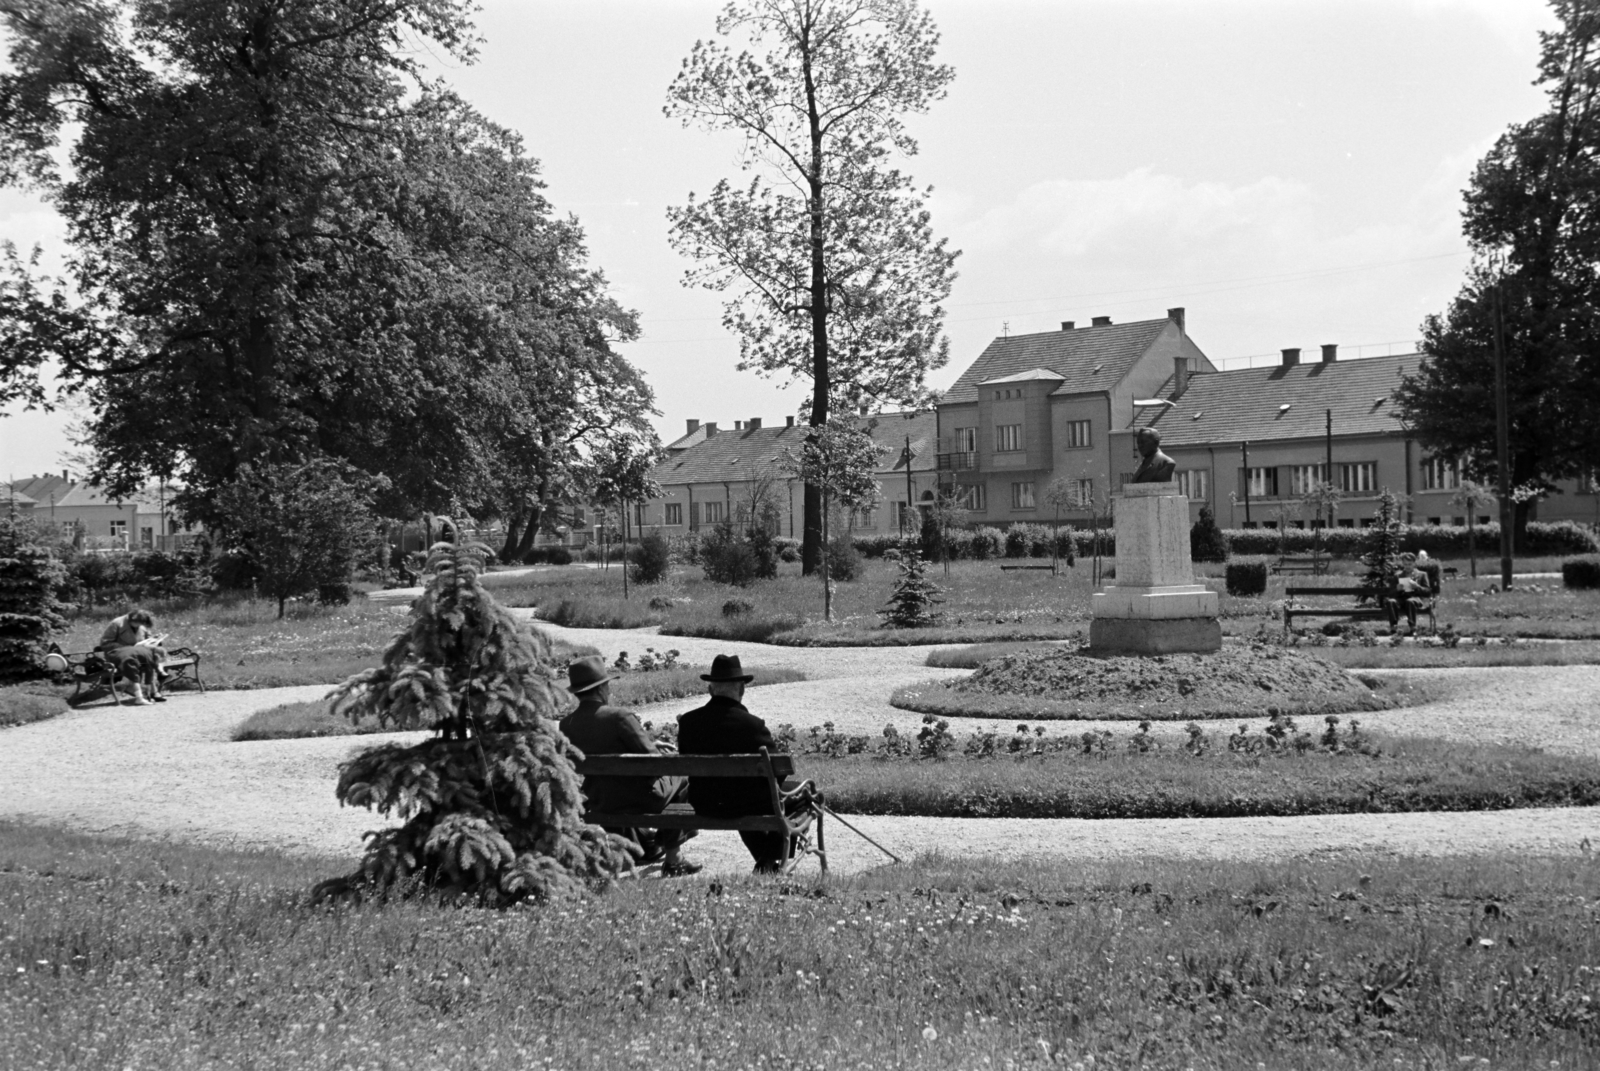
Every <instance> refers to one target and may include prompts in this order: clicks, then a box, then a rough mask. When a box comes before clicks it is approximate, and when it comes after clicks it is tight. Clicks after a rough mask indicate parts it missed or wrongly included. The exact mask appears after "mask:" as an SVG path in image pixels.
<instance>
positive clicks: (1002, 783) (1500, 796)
mask: <svg viewBox="0 0 1600 1071" xmlns="http://www.w3.org/2000/svg"><path fill="white" fill-rule="evenodd" d="M1231 728H1232V727H1231V726H1229V727H1225V728H1224V729H1223V730H1222V731H1221V732H1216V731H1212V732H1211V733H1209V734H1208V735H1209V743H1210V748H1209V749H1208V750H1206V751H1205V752H1204V753H1202V754H1200V755H1193V754H1190V753H1189V752H1187V751H1185V750H1183V748H1182V747H1181V746H1179V745H1178V744H1177V743H1175V742H1174V741H1171V740H1170V739H1169V740H1167V741H1165V742H1164V746H1161V747H1160V748H1158V749H1154V750H1149V751H1138V750H1133V751H1130V750H1128V747H1129V744H1130V742H1131V741H1132V740H1135V739H1137V736H1135V735H1133V734H1125V735H1119V736H1115V737H1112V738H1102V739H1091V740H1089V741H1085V742H1084V746H1089V747H1092V748H1094V749H1095V750H1094V751H1093V753H1092V754H1084V753H1083V751H1082V749H1081V747H1078V746H1072V745H1074V744H1075V743H1076V741H1072V740H1070V739H1069V741H1068V744H1069V746H1068V747H1066V748H1064V749H1060V748H1057V749H1051V750H1045V751H1043V753H1038V754H1030V753H1028V752H1027V751H1026V750H1024V751H1021V752H1020V753H1019V754H1017V755H1015V756H1013V755H1010V754H1006V753H1005V745H1006V744H1007V743H1008V742H1009V740H1008V738H1007V737H1006V736H1004V735H1003V734H998V733H997V734H995V740H996V742H997V743H998V744H999V745H1000V754H998V755H994V756H992V757H981V758H980V757H973V756H969V755H966V754H962V753H959V752H958V753H956V754H952V755H949V756H946V757H944V758H940V759H925V758H915V757H910V756H896V757H893V758H888V757H885V756H884V755H882V754H873V753H871V752H870V751H867V752H862V753H859V754H855V755H848V754H843V755H819V754H808V755H802V756H800V757H799V758H798V766H799V768H800V772H801V775H802V776H805V777H809V778H812V779H813V780H815V781H816V782H817V784H819V785H821V786H822V787H823V790H824V791H825V792H826V793H827V798H828V805H829V806H830V807H832V808H834V809H835V810H838V811H841V812H844V813H846V814H873V815H917V816H923V817H929V818H1238V817H1244V816H1256V817H1261V816H1293V815H1323V814H1366V813H1389V812H1396V811H1488V810H1504V809H1508V808H1513V807H1588V806H1594V805H1595V804H1600V761H1597V760H1595V759H1591V758H1585V757H1580V756H1569V755H1554V754H1551V753H1549V752H1545V751H1540V750H1537V749H1534V748H1524V747H1511V746H1505V745H1491V744H1466V743H1460V742H1456V741H1450V740H1437V739H1428V738H1418V737H1397V736H1390V735H1388V734H1380V733H1363V734H1361V735H1362V737H1363V738H1364V739H1365V740H1366V741H1367V742H1368V743H1369V744H1370V745H1371V746H1372V747H1374V748H1375V749H1376V750H1377V754H1375V755H1374V754H1366V753H1361V752H1349V751H1340V752H1338V753H1334V752H1330V751H1324V750H1321V749H1318V748H1311V749H1309V750H1306V751H1304V752H1300V751H1296V750H1294V749H1292V748H1289V749H1284V750H1280V751H1274V752H1269V753H1260V752H1258V753H1248V754H1247V753H1237V752H1233V751H1230V750H1228V749H1227V744H1226V738H1227V735H1228V729H1231ZM1011 735H1012V736H1013V737H1016V738H1018V743H1019V745H1021V746H1022V747H1028V746H1031V745H1037V744H1038V743H1039V742H1040V738H1038V737H1034V738H1032V739H1031V740H1030V738H1029V737H1028V736H1026V735H1024V734H1011ZM1074 735H1075V734H1068V736H1069V738H1070V737H1072V736H1074ZM1085 735H1087V736H1089V737H1091V738H1093V737H1095V736H1097V734H1085ZM1257 739H1258V740H1259V739H1260V737H1259V735H1258V736H1257ZM1101 748H1105V749H1106V750H1104V751H1102V750H1100V749H1101Z"/></svg>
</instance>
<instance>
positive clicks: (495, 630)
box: [314, 543, 629, 905]
mask: <svg viewBox="0 0 1600 1071" xmlns="http://www.w3.org/2000/svg"><path fill="white" fill-rule="evenodd" d="M487 555H488V548H487V547H484V546H481V545H479V544H475V543H466V544H454V543H440V544H437V545H435V546H434V548H433V550H432V552H431V553H430V555H429V558H428V562H427V570H428V572H429V574H430V575H429V577H428V581H427V586H426V588H425V589H424V591H423V593H422V595H421V596H420V597H419V598H418V599H417V601H416V602H415V603H414V604H413V606H412V611H411V621H410V623H409V624H408V625H407V626H406V627H405V628H404V629H402V630H400V631H399V632H398V633H396V635H395V637H394V639H393V640H391V641H390V643H389V647H388V649H387V650H385V651H384V654H383V663H382V664H381V665H380V666H378V667H377V668H375V669H369V670H365V671H363V672H361V673H358V674H356V675H355V676H353V677H351V678H350V679H349V680H347V681H346V682H345V683H344V684H343V685H341V686H340V687H339V689H338V691H337V692H335V698H334V709H335V711H336V712H338V713H341V714H344V715H346V716H348V717H349V718H350V719H351V720H352V721H357V722H359V721H360V720H362V719H363V718H374V719H376V720H377V722H378V723H379V724H380V725H383V726H385V727H386V728H393V729H428V730H431V731H432V732H433V736H432V737H431V738H430V739H428V740H424V741H423V742H422V743H420V744H414V745H410V746H406V745H401V744H382V745H379V746H378V747H374V748H370V749H368V750H367V751H364V752H362V753H361V754H360V755H358V756H356V757H355V758H353V759H351V760H350V761H348V762H346V763H344V764H343V765H342V766H341V767H340V769H339V786H338V790H337V791H338V797H339V801H340V802H341V803H345V804H350V805H352V806H358V807H370V808H371V809H373V810H375V811H377V812H378V813H379V814H380V815H384V816H386V817H387V816H389V815H393V816H395V817H397V818H399V819H400V821H401V824H400V825H397V826H390V827H388V828H386V829H381V830H376V831H373V832H369V833H368V834H367V848H366V854H365V857H364V858H363V859H362V861H361V867H360V869H359V870H358V871H357V872H356V873H355V874H352V875H350V876H348V877H346V878H340V879H335V880H334V881H332V882H324V883H322V884H321V885H319V886H318V887H317V889H316V890H315V891H314V895H315V896H317V897H318V898H323V897H329V896H342V895H357V896H359V895H361V893H362V892H363V891H373V892H377V893H379V894H382V895H387V894H390V893H394V892H398V893H402V894H409V893H414V892H425V891H430V890H431V891H437V892H442V893H445V894H453V895H461V896H470V897H473V898H476V899H477V900H479V901H481V902H484V903H488V904H495V905H503V904H509V903H514V902H516V901H519V900H524V899H527V898H530V897H532V898H536V899H548V898H550V897H554V896H560V895H566V894H571V893H575V892H580V891H582V890H584V889H586V888H589V887H593V886H600V885H605V884H607V883H608V882H609V881H610V880H611V879H612V878H613V877H614V876H615V875H616V874H617V873H618V872H619V871H621V870H623V869H625V868H626V867H627V866H628V865H629V855H628V848H627V846H626V842H625V841H623V840H622V838H619V837H614V836H612V835H610V834H608V833H606V832H604V831H603V830H602V829H600V827H598V826H592V825H586V824H585V823H584V821H583V794H582V787H581V781H580V779H579V777H578V775H577V773H576V772H575V770H574V768H573V762H574V760H575V759H578V758H580V757H581V753H580V752H578V751H577V750H576V749H575V748H573V746H572V745H571V743H569V742H568V741H567V738H566V737H565V736H563V735H562V734H561V730H560V727H559V726H558V724H557V721H556V719H557V718H558V717H559V715H560V713H561V708H562V705H563V704H564V702H565V701H566V699H565V696H564V693H563V692H562V691H561V690H560V685H559V682H558V679H557V675H556V670H555V668H554V667H553V666H552V665H551V661H552V655H551V648H550V643H549V640H547V639H546V638H545V637H543V636H542V635H539V634H537V633H534V632H532V631H530V630H528V629H527V628H525V627H523V626H522V625H521V624H520V623H519V622H518V621H517V620H516V618H514V617H512V616H511V614H510V613H509V612H507V611H506V609H505V608H504V607H502V606H500V605H499V604H498V603H496V602H495V600H494V598H493V597H492V596H490V595H489V593H488V592H487V591H485V590H484V588H483V586H482V585H481V584H480V583H479V579H478V576H479V572H480V570H481V569H482V568H483V562H484V560H485V559H486V557H487Z"/></svg>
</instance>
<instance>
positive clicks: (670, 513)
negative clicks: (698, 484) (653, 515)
mask: <svg viewBox="0 0 1600 1071" xmlns="http://www.w3.org/2000/svg"><path fill="white" fill-rule="evenodd" d="M667 523H668V524H682V523H683V503H682V502H668V503H667Z"/></svg>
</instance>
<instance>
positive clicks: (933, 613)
mask: <svg viewBox="0 0 1600 1071" xmlns="http://www.w3.org/2000/svg"><path fill="white" fill-rule="evenodd" d="M899 566H900V576H899V578H898V579H896V580H895V585H894V591H893V592H892V593H891V594H890V596H889V605H888V606H887V607H885V608H884V609H882V610H879V611H878V616H880V617H882V618H883V621H884V624H886V625H888V626H889V627H890V628H927V627H928V626H930V625H933V624H937V623H938V620H939V612H938V610H937V609H935V607H936V606H937V605H938V604H939V603H941V602H943V601H944V600H943V599H941V598H940V597H939V595H940V589H939V587H938V586H937V585H936V584H934V582H933V581H931V580H929V579H928V565H927V562H926V561H924V560H923V557H922V553H921V552H920V551H919V550H918V549H917V548H916V547H915V546H911V545H908V546H906V547H905V548H904V549H903V550H902V551H901V552H900V562H899Z"/></svg>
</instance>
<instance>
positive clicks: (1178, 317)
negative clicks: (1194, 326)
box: [1167, 305, 1183, 331]
mask: <svg viewBox="0 0 1600 1071" xmlns="http://www.w3.org/2000/svg"><path fill="white" fill-rule="evenodd" d="M1167 319H1169V320H1171V321H1172V322H1173V323H1175V324H1177V325H1178V330H1179V331H1182V330H1183V306H1181V305H1180V306H1178V307H1177V308H1175V309H1168V310H1167Z"/></svg>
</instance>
